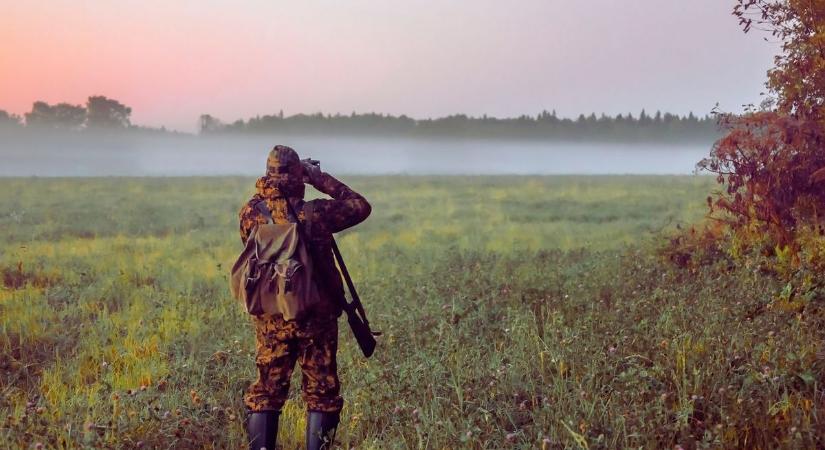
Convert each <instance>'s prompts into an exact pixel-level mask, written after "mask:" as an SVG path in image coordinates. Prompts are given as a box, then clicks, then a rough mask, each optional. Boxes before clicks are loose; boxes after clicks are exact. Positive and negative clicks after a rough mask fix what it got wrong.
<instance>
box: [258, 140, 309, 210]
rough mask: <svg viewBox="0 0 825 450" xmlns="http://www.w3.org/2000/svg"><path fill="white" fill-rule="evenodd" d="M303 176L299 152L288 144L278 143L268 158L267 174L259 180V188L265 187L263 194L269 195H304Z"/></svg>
mask: <svg viewBox="0 0 825 450" xmlns="http://www.w3.org/2000/svg"><path fill="white" fill-rule="evenodd" d="M303 176H304V168H303V166H302V165H301V158H300V157H299V156H298V153H297V152H296V151H295V150H293V149H292V148H290V147H287V146H286V145H276V146H275V147H274V148H273V149H272V151H270V152H269V156H268V157H267V159H266V176H264V177H263V178H261V179H260V180H258V185H259V186H258V188H259V190H261V188H262V187H263V188H265V189H263V194H264V195H267V194H268V196H285V197H303V196H304V182H303ZM261 185H263V186H261ZM276 190H277V192H276Z"/></svg>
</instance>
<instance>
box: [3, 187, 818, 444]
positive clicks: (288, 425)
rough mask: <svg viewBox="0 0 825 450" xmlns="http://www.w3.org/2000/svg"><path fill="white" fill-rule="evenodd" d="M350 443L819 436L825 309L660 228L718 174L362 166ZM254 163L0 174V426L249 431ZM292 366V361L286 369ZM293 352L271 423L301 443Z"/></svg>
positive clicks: (731, 440) (88, 440)
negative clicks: (451, 172) (413, 170)
mask: <svg viewBox="0 0 825 450" xmlns="http://www.w3.org/2000/svg"><path fill="white" fill-rule="evenodd" d="M345 181H346V182H348V183H349V184H350V185H351V186H352V187H353V188H355V189H356V190H358V191H360V192H363V193H364V195H365V196H366V197H367V198H368V199H369V200H370V202H371V203H372V205H373V213H372V216H371V217H370V218H369V219H367V221H366V222H365V223H363V224H362V225H360V226H358V227H356V228H354V229H352V230H348V231H345V232H344V233H341V234H340V236H339V238H338V239H339V245H340V247H341V250H342V252H343V254H344V257H345V258H346V260H347V264H348V266H349V269H350V271H351V273H352V275H353V278H354V279H355V281H356V284H357V286H358V288H359V291H360V293H361V297H362V299H363V301H364V303H365V305H366V308H367V312H368V314H369V316H370V319H371V322H372V323H373V324H374V328H377V329H379V330H381V331H383V332H384V336H383V337H382V338H381V340H380V344H379V348H378V350H377V351H376V355H375V356H374V357H373V358H371V359H370V360H365V359H364V358H363V357H362V356H361V354H360V353H359V350H358V348H357V345H356V344H355V342H354V339H353V338H352V337H351V336H350V334H349V330H348V328H347V327H346V324H345V322H344V321H342V322H341V327H340V341H341V344H340V351H339V367H340V374H341V379H342V384H343V394H344V398H345V402H346V403H345V406H344V411H343V416H342V423H341V426H340V428H339V432H338V436H337V442H338V444H339V445H340V446H341V448H345V449H349V448H353V447H355V448H359V449H360V448H365V449H385V448H387V449H394V448H400V449H452V448H541V449H545V450H547V449H562V448H590V449H597V448H603V449H616V448H678V447H677V446H681V447H682V448H684V449H690V448H777V447H778V448H817V447H818V448H822V446H825V441H823V439H825V438H823V431H822V430H823V427H825V418H823V414H824V413H825V403H824V402H823V398H822V386H821V383H822V381H823V376H822V373H823V368H822V367H821V365H822V361H821V359H819V357H818V356H817V351H818V350H819V343H821V342H823V338H825V327H823V326H822V325H823V324H825V320H824V319H823V317H822V315H821V314H819V315H817V314H811V313H806V314H802V313H800V312H798V311H795V310H790V309H782V308H774V307H772V305H773V304H774V300H775V298H776V296H777V295H778V293H779V292H780V291H781V289H782V286H779V285H777V284H776V282H775V281H772V279H771V278H768V277H765V276H764V275H762V274H760V273H759V272H758V271H755V270H752V269H751V268H728V269H726V270H722V271H720V270H719V268H718V267H711V266H708V267H699V268H694V269H691V270H685V269H678V268H676V267H673V266H671V265H669V264H667V263H666V262H665V261H664V260H663V258H662V257H660V256H659V253H658V252H657V248H658V246H660V245H661V243H662V242H663V241H664V239H665V237H664V235H665V234H666V233H667V232H668V230H672V229H673V228H674V227H676V226H677V225H680V224H681V225H686V224H690V223H693V222H696V221H698V220H700V219H701V218H702V217H703V215H704V213H705V208H706V206H705V197H706V196H707V194H708V193H709V192H710V191H711V190H712V189H715V186H714V181H713V180H712V179H711V178H708V177H687V176H686V177H675V176H674V177H664V176H663V177H624V176H615V177H614V176H601V177H573V176H556V177H404V176H397V177H347V178H346V179H345ZM253 189H254V180H253V179H251V178H90V179H81V178H78V179H40V178H8V179H0V229H2V230H3V232H2V235H0V282H2V285H0V287H2V289H1V290H0V448H37V446H38V445H40V446H42V447H43V448H138V447H143V448H162V449H172V448H175V449H177V448H214V449H224V448H235V449H241V448H245V433H244V429H243V415H244V412H243V407H242V403H241V394H242V391H243V390H244V388H245V387H246V385H247V384H248V383H249V382H250V381H252V378H253V376H254V359H253V358H254V336H253V333H252V329H251V326H250V324H249V322H248V318H247V317H246V316H245V315H244V313H243V311H242V310H241V307H240V305H239V304H237V303H235V301H234V300H233V299H232V298H231V297H230V295H229V287H228V270H229V268H230V267H231V264H232V262H233V261H234V258H235V256H236V255H237V253H238V252H239V251H240V249H241V242H240V239H239V237H238V232H237V226H238V224H237V211H238V209H239V208H240V206H241V204H242V203H243V202H244V201H245V200H246V199H247V198H248V197H249V196H250V195H251V194H252V192H253ZM296 372H299V371H296ZM299 376H300V375H299V373H296V374H295V376H294V378H293V383H292V384H293V386H292V400H291V401H290V402H288V404H287V406H286V407H285V409H284V411H283V414H282V418H281V429H280V434H279V442H280V445H281V446H282V447H283V448H285V449H293V448H300V447H301V445H302V442H303V431H304V405H303V404H302V401H301V400H300V397H299V395H298V392H299V391H298V390H299V385H300V383H299V378H298V377H299Z"/></svg>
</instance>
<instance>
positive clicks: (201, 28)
mask: <svg viewBox="0 0 825 450" xmlns="http://www.w3.org/2000/svg"><path fill="white" fill-rule="evenodd" d="M732 6H733V2H732V1H725V0H689V1H688V0H623V1H618V0H588V1H574V0H521V1H513V2H503V1H488V0H463V1H459V0H424V1H418V0H417V1H388V0H374V1H373V0H349V1H305V0H302V1H291V2H286V1H275V0H267V1H263V0H262V1H214V0H194V1H174V0H164V1H154V0H135V1H132V0H116V1H104V0H101V1H81V0H72V1H64V0H50V1H39V0H26V1H22V0H19V1H15V0H0V42H2V50H0V109H5V110H7V111H10V112H14V113H18V114H22V113H24V112H26V111H28V110H29V109H30V108H31V103H32V102H33V101H35V100H45V101H47V102H50V103H57V102H61V101H68V102H70V103H78V104H79V103H84V102H85V99H86V97H88V96H89V95H95V94H101V95H106V96H110V97H113V98H116V99H118V100H120V101H122V102H123V103H125V104H127V105H129V106H131V107H132V108H133V110H134V112H133V115H132V122H133V123H136V124H141V125H151V126H160V125H165V126H167V127H169V128H173V129H179V130H184V131H193V130H194V129H195V127H196V123H197V117H198V116H199V115H200V114H201V113H210V114H213V115H215V116H217V117H220V118H222V119H224V120H226V121H230V120H234V119H237V118H248V117H250V116H255V115H258V114H261V115H262V114H269V113H277V112H278V111H279V110H280V109H283V110H284V112H285V113H286V114H288V115H289V114H295V113H299V112H304V113H313V112H318V111H322V112H324V113H336V112H340V113H346V114H348V113H350V112H352V111H357V112H370V111H374V112H383V113H392V114H402V113H403V114H407V115H410V116H413V117H417V118H420V117H433V116H443V115H447V114H452V113H467V114H472V115H481V114H485V113H486V114H488V115H493V116H515V115H520V114H536V113H538V112H540V111H541V110H542V109H548V110H550V109H556V110H557V111H558V113H559V114H560V115H562V116H576V115H578V114H579V113H590V112H596V113H600V112H605V113H608V114H616V113H627V112H630V111H632V112H633V113H634V114H636V113H638V111H639V110H641V109H642V108H646V109H647V110H648V111H651V112H652V111H655V110H657V109H661V110H662V111H671V112H676V113H681V114H686V113H687V112H688V111H693V112H694V113H697V114H702V115H703V114H706V113H708V112H709V111H710V110H711V108H713V106H714V104H715V103H716V102H719V103H720V106H721V107H722V108H723V109H725V110H728V111H739V110H741V105H742V104H743V103H749V102H758V101H759V99H760V97H759V93H760V92H761V91H763V90H764V89H763V85H762V84H763V82H764V79H765V71H766V70H767V69H768V68H769V67H770V65H771V63H772V58H773V55H774V54H775V53H776V51H777V45H776V43H768V42H765V41H764V40H763V39H762V37H763V36H762V35H759V34H749V35H744V34H743V33H742V32H741V31H740V28H739V26H738V25H737V23H736V20H735V19H734V18H733V17H732V16H731V15H730V10H731V8H732Z"/></svg>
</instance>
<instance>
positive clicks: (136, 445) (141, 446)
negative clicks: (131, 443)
mask: <svg viewBox="0 0 825 450" xmlns="http://www.w3.org/2000/svg"><path fill="white" fill-rule="evenodd" d="M135 447H136V448H143V441H137V442H135Z"/></svg>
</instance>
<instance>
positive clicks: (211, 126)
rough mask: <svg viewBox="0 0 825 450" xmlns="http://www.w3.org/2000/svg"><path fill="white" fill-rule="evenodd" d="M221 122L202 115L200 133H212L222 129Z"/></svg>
mask: <svg viewBox="0 0 825 450" xmlns="http://www.w3.org/2000/svg"><path fill="white" fill-rule="evenodd" d="M223 126H224V125H223V122H221V121H220V120H219V119H218V118H216V117H212V116H211V115H209V114H202V115H201V117H200V126H199V129H200V133H201V134H205V133H214V132H216V131H220V130H222V129H223Z"/></svg>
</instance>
